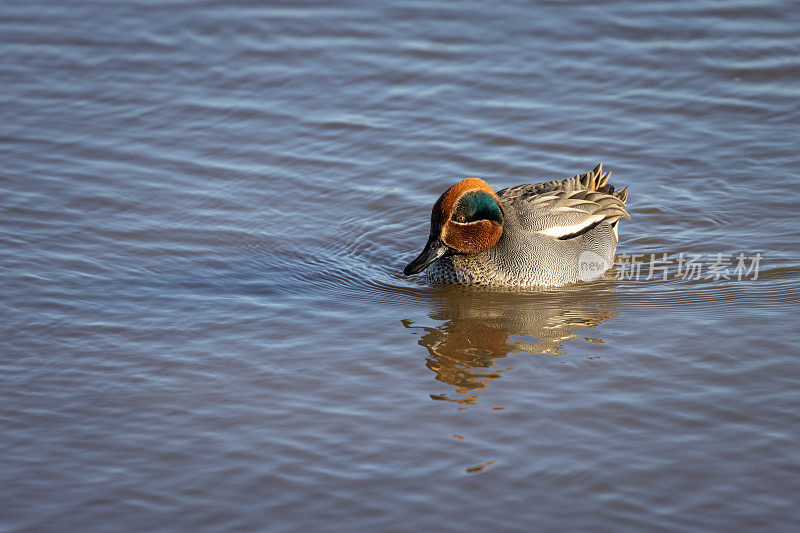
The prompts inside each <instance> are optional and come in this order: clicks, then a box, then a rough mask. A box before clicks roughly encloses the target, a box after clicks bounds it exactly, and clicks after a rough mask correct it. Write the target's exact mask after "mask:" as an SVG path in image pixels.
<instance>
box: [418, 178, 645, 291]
mask: <svg viewBox="0 0 800 533" xmlns="http://www.w3.org/2000/svg"><path fill="white" fill-rule="evenodd" d="M610 175H611V173H610V172H605V173H604V172H603V164H602V163H600V164H598V165H597V166H596V167H595V168H594V170H591V171H589V172H585V173H583V174H578V175H576V176H573V177H571V178H565V179H559V180H551V181H541V182H538V183H529V184H525V185H516V186H512V187H508V188H505V189H502V190H500V191H497V192H494V190H493V189H492V187H491V186H489V184H487V183H486V182H485V181H484V180H482V179H480V178H467V179H464V180H462V181H460V182H458V183H456V184H455V185H453V186H452V187H450V188H448V189H447V190H446V191H445V192H444V193H443V194H442V195H441V196H440V197H439V199H438V200H436V203H435V204H434V205H433V209H432V212H431V224H430V234H429V236H428V242H427V243H426V244H425V247H424V249H423V250H422V252H421V253H420V254H419V255H418V256H417V257H416V258H415V259H414V260H413V261H411V262H410V263H408V265H407V266H406V267H405V268H404V269H403V273H404V274H405V275H406V276H410V275H413V274H419V273H421V272H423V271H425V275H426V277H427V281H428V282H429V283H431V284H457V285H484V286H506V287H555V286H561V285H567V284H570V283H575V282H579V281H590V280H592V279H596V278H598V277H600V276H601V275H602V274H603V273H604V272H605V271H606V270H608V269H609V268H610V267H611V266H612V265H613V264H614V253H615V251H616V248H617V242H619V227H618V226H619V222H620V220H621V219H623V218H627V219H630V215H629V214H628V211H627V209H626V207H625V202H626V201H627V199H628V188H627V187H624V188H622V189H619V190H616V189H615V188H614V186H613V185H611V184H610V183H609V182H608V180H609V177H610Z"/></svg>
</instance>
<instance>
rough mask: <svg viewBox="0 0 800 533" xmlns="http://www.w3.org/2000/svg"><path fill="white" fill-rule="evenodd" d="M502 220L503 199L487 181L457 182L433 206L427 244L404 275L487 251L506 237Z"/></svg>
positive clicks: (471, 179)
mask: <svg viewBox="0 0 800 533" xmlns="http://www.w3.org/2000/svg"><path fill="white" fill-rule="evenodd" d="M503 218H504V211H503V206H502V205H501V204H500V199H499V198H498V197H497V195H496V194H495V192H494V191H493V190H492V188H491V187H489V185H488V184H487V183H486V182H485V181H483V180H481V179H478V178H467V179H465V180H462V181H460V182H458V183H456V184H455V185H453V186H452V187H450V188H449V189H447V190H446V191H445V192H444V194H442V195H441V196H440V197H439V199H438V200H436V203H435V204H434V205H433V211H432V212H431V234H430V237H429V238H428V243H427V244H426V245H425V249H424V250H422V253H421V254H419V256H418V257H417V258H416V259H414V260H413V261H411V262H410V263H409V264H408V265H407V266H406V267H405V268H404V269H403V274H405V275H406V276H408V275H410V274H417V273H419V272H422V271H423V270H425V269H426V268H427V267H428V265H430V264H431V263H433V262H434V261H436V260H437V259H439V258H440V257H444V256H447V255H453V254H476V253H478V252H482V251H484V250H488V249H489V248H491V247H492V246H494V245H495V244H497V241H499V240H500V236H501V235H502V234H503Z"/></svg>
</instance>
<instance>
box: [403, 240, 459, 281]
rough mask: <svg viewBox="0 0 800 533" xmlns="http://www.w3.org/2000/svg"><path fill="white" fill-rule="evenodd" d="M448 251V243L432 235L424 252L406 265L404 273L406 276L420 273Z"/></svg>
mask: <svg viewBox="0 0 800 533" xmlns="http://www.w3.org/2000/svg"><path fill="white" fill-rule="evenodd" d="M447 252H448V248H447V245H446V244H444V243H443V242H442V241H440V240H439V239H438V238H436V237H434V236H433V235H431V238H430V239H428V244H426V245H425V249H424V250H422V253H421V254H419V256H417V258H416V259H414V260H413V261H411V262H410V263H409V264H408V265H406V267H405V268H404V269H403V274H405V275H406V276H410V275H411V274H419V273H420V272H422V271H423V270H425V269H426V268H427V267H428V265H430V264H431V263H433V262H434V261H436V260H437V259H439V258H440V257H442V256H443V255H445V254H446V253H447Z"/></svg>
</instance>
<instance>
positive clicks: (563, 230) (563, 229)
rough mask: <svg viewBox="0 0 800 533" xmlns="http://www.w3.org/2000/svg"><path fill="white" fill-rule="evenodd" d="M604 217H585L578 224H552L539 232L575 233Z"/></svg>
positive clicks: (560, 234) (558, 235) (548, 233)
mask: <svg viewBox="0 0 800 533" xmlns="http://www.w3.org/2000/svg"><path fill="white" fill-rule="evenodd" d="M604 218H605V215H594V216H591V217H587V218H586V220H583V221H581V222H580V223H579V224H573V225H571V226H553V227H551V228H547V229H543V230H541V231H540V232H539V233H542V234H544V235H549V236H550V237H556V238H558V237H563V236H564V235H570V234H571V233H576V232H578V231H580V230H582V229H583V228H586V227H588V226H591V225H592V224H594V223H595V222H599V221H601V220H603V219H604Z"/></svg>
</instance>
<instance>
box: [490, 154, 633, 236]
mask: <svg viewBox="0 0 800 533" xmlns="http://www.w3.org/2000/svg"><path fill="white" fill-rule="evenodd" d="M609 175H610V173H609V172H607V173H605V174H604V173H603V165H602V163H601V164H599V165H597V167H596V168H595V169H594V170H591V171H589V172H586V173H584V174H578V175H577V176H573V177H571V178H567V179H564V180H554V181H545V182H541V183H531V184H527V185H517V186H514V187H509V188H507V189H503V190H501V191H499V192H498V193H497V196H498V197H499V198H500V200H501V201H502V203H503V205H504V207H505V208H506V209H511V210H513V211H514V212H515V213H516V215H517V218H518V220H519V222H520V225H521V227H522V228H524V229H525V230H527V231H531V232H536V233H541V234H544V235H548V236H550V237H554V238H556V239H560V240H566V239H572V238H573V237H577V236H579V235H582V234H584V233H586V232H587V231H591V230H592V229H594V228H595V227H596V226H597V225H598V224H601V223H603V222H606V221H607V222H609V223H611V225H612V228H613V229H614V234H615V235H616V233H617V231H616V230H617V224H616V223H617V222H618V221H619V220H620V219H621V218H631V217H630V215H628V211H627V210H626V209H625V201H626V200H627V198H628V191H627V188H624V189H621V190H619V191H615V190H614V186H613V185H611V184H610V183H608V178H609Z"/></svg>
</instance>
